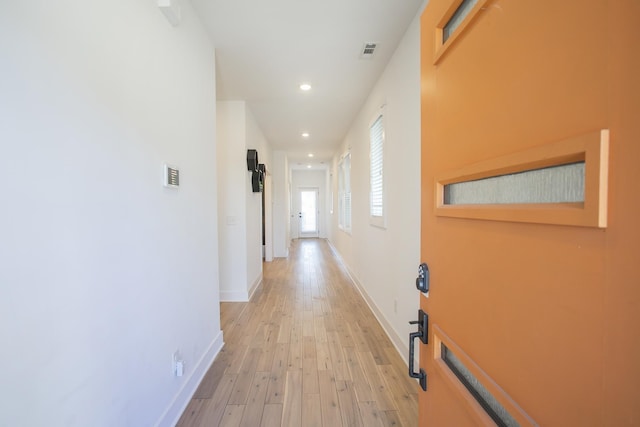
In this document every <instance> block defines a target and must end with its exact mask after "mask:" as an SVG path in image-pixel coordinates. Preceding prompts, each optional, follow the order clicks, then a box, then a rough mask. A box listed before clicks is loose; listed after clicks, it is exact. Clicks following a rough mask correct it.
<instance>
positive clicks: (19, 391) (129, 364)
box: [0, 0, 222, 427]
mask: <svg viewBox="0 0 640 427" xmlns="http://www.w3.org/2000/svg"><path fill="white" fill-rule="evenodd" d="M182 15H183V21H182V24H181V25H180V26H179V27H177V28H173V27H171V26H170V25H169V24H168V23H167V21H166V19H165V18H164V16H163V15H162V13H161V12H160V11H159V10H158V8H157V7H155V2H152V1H142V2H135V1H134V2H132V1H129V0H110V1H105V0H95V1H91V2H83V1H72V0H69V1H63V2H51V1H45V0H31V1H28V2H20V1H11V2H9V1H6V2H1V3H0V58H2V60H1V62H2V65H1V66H0V93H1V94H2V95H1V96H0V152H2V159H3V161H2V167H3V186H2V193H1V196H0V200H1V202H0V203H1V208H0V242H1V243H0V286H1V288H2V297H1V298H0V340H1V342H2V350H1V351H0V364H1V366H3V369H1V370H0V402H1V403H0V407H1V409H0V425H2V426H17V425H22V426H44V425H46V426H94V427H96V426H151V425H154V424H156V423H159V424H160V425H167V426H168V425H173V424H174V422H175V420H176V417H178V416H179V415H180V412H181V411H182V409H183V408H184V405H186V403H187V402H188V400H189V398H190V396H191V393H192V392H193V391H194V390H195V387H196V386H197V383H198V382H199V380H200V378H201V376H202V375H203V374H204V373H205V371H206V369H207V367H208V366H209V364H210V362H211V361H212V360H213V358H214V357H215V355H216V354H217V352H218V351H219V349H220V347H221V345H222V333H221V331H220V313H219V301H218V247H217V240H218V236H217V216H216V215H217V213H216V211H217V206H216V171H215V163H216V151H215V115H216V110H215V109H216V105H215V63H214V51H213V46H212V44H211V43H210V41H209V39H208V37H207V35H206V33H205V31H204V29H203V28H202V27H201V24H200V22H199V20H198V18H197V17H196V16H195V15H194V14H193V12H192V10H191V8H190V3H189V2H183V11H182ZM163 162H169V163H172V164H174V165H177V166H179V168H180V172H181V185H180V188H179V189H178V190H173V189H167V188H164V187H163V186H162V175H163V169H162V165H163ZM176 349H180V352H181V354H182V357H183V358H184V361H185V376H183V377H181V378H176V377H174V376H173V374H172V366H171V365H172V363H171V359H172V353H173V352H174V351H175V350H176Z"/></svg>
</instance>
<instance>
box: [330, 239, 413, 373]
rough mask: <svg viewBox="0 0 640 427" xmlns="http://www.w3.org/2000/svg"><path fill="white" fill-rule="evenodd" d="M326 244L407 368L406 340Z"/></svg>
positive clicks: (354, 275) (338, 255)
mask: <svg viewBox="0 0 640 427" xmlns="http://www.w3.org/2000/svg"><path fill="white" fill-rule="evenodd" d="M327 243H328V244H329V247H330V248H331V250H332V251H333V253H334V254H335V256H336V258H338V261H340V264H342V265H343V267H344V268H345V270H346V271H347V274H348V275H349V278H350V279H351V281H352V282H353V284H354V285H356V289H358V292H360V295H362V298H364V300H365V302H366V303H367V305H368V306H369V309H370V310H371V311H372V312H373V315H374V316H375V317H376V319H378V322H379V323H380V325H381V326H382V329H384V331H385V332H386V334H387V336H388V337H389V339H390V340H391V342H392V343H393V346H394V347H395V348H396V351H397V352H398V353H399V354H400V356H401V357H402V360H404V363H405V364H406V365H407V366H409V360H408V355H409V346H408V344H407V343H408V340H407V339H406V337H404V338H403V337H401V336H400V335H398V333H397V332H396V331H395V330H394V329H393V327H392V326H391V323H390V322H389V321H388V320H387V318H386V317H385V316H384V314H382V311H381V310H380V309H379V308H378V306H377V305H376V303H375V302H374V301H373V298H371V296H369V294H368V293H367V290H366V289H365V287H364V286H362V283H361V282H360V280H359V279H358V277H357V276H356V274H355V273H354V272H353V270H351V267H349V265H348V264H347V263H346V262H344V259H343V258H342V256H341V255H340V252H338V250H337V249H336V248H335V246H333V244H332V243H331V241H330V240H327Z"/></svg>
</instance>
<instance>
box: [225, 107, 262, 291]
mask: <svg viewBox="0 0 640 427" xmlns="http://www.w3.org/2000/svg"><path fill="white" fill-rule="evenodd" d="M217 109H218V110H217V119H218V128H217V137H218V151H219V156H218V182H219V196H218V204H219V215H220V216H219V219H218V224H219V229H220V247H221V248H223V249H224V250H221V251H220V299H221V300H222V301H248V300H249V298H250V297H251V294H252V293H253V292H254V291H255V289H256V288H257V286H259V284H260V282H261V280H262V199H261V193H254V192H253V191H252V187H251V172H250V171H249V170H248V169H247V163H246V156H247V150H248V149H254V150H257V151H258V161H259V162H260V163H264V164H265V165H267V169H270V168H271V150H270V147H269V143H268V141H267V140H266V138H265V137H264V135H263V133H262V131H261V130H260V127H259V126H258V124H257V123H256V121H255V119H254V117H253V114H252V113H251V110H250V109H249V107H248V106H247V104H246V102H245V101H218V103H217ZM265 203H270V200H266V201H265Z"/></svg>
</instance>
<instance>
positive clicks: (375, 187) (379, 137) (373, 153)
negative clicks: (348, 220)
mask: <svg viewBox="0 0 640 427" xmlns="http://www.w3.org/2000/svg"><path fill="white" fill-rule="evenodd" d="M384 108H385V107H384V106H382V107H381V108H380V110H379V112H378V114H377V115H376V116H375V118H374V120H373V121H372V122H371V125H370V126H369V222H370V224H371V225H375V226H376V227H382V228H385V226H386V221H385V194H384V187H385V185H384V145H385V144H384V143H385V139H386V135H385V130H384V119H385V114H384Z"/></svg>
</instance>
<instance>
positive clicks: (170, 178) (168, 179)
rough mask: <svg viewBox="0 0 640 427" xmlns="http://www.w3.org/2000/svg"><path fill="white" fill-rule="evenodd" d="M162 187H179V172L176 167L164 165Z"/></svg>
mask: <svg viewBox="0 0 640 427" xmlns="http://www.w3.org/2000/svg"><path fill="white" fill-rule="evenodd" d="M164 186H165V187H169V188H178V187H179V186H180V170H179V169H178V168H177V167H176V166H171V165H167V164H165V165H164Z"/></svg>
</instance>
